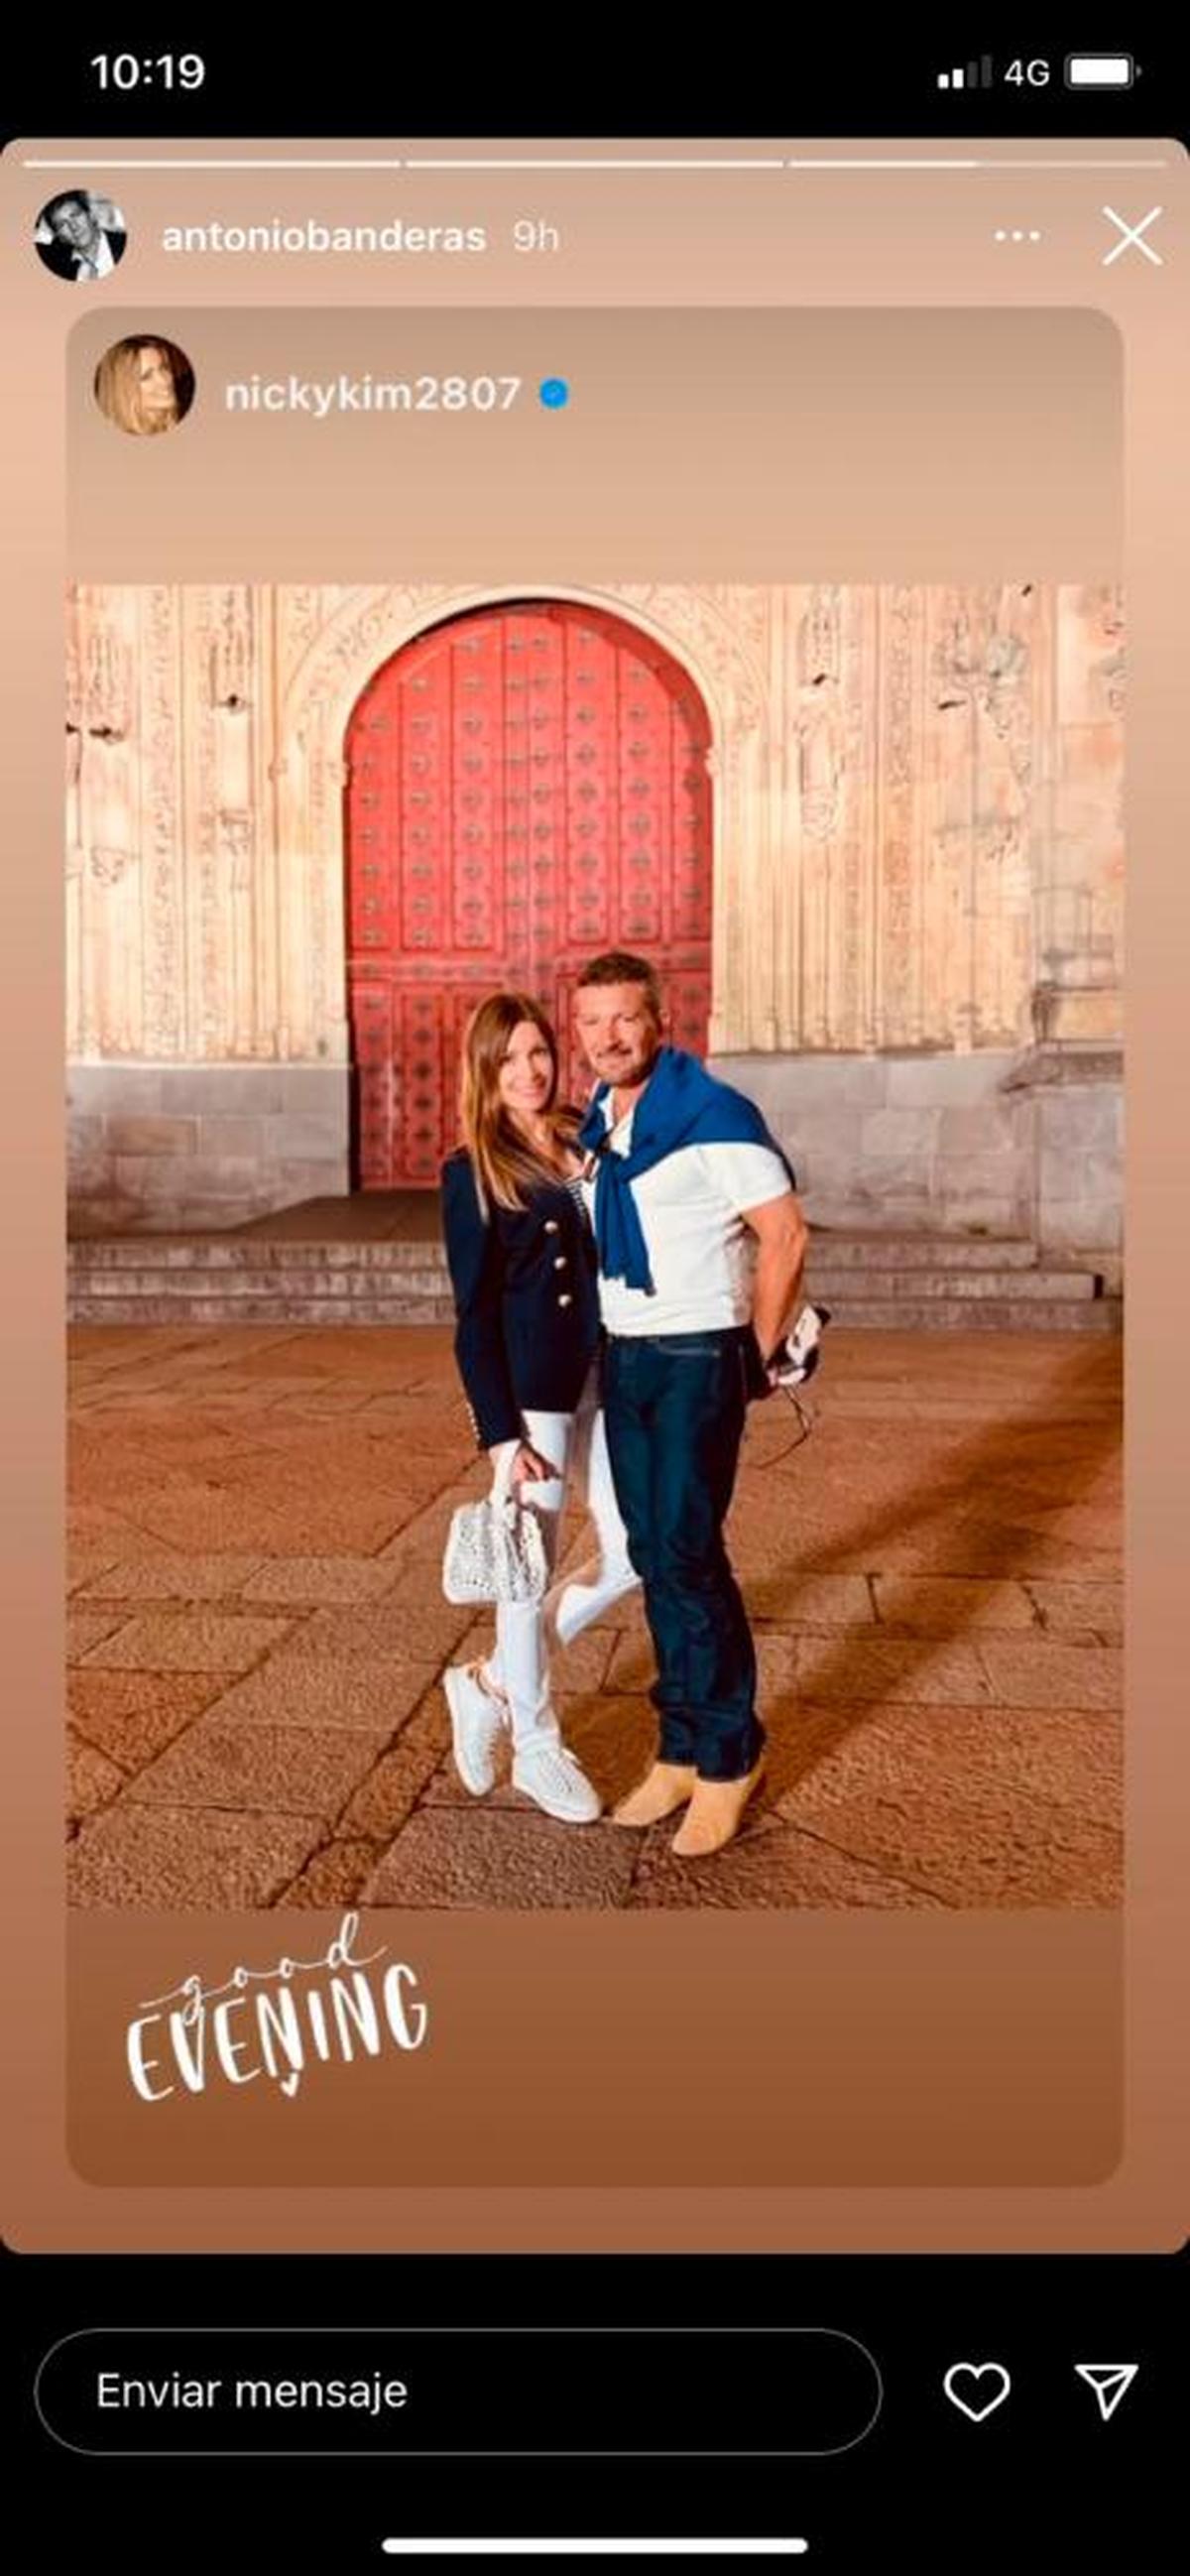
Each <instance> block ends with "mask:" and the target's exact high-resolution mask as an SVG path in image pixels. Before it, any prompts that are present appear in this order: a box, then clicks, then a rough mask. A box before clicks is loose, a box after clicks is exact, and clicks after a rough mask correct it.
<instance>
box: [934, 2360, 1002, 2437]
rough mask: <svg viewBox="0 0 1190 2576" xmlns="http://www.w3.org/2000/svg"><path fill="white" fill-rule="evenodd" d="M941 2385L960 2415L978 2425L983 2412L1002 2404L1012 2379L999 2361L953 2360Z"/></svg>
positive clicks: (991, 2413) (992, 2410)
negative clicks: (965, 2416)
mask: <svg viewBox="0 0 1190 2576" xmlns="http://www.w3.org/2000/svg"><path fill="white" fill-rule="evenodd" d="M981 2381H982V2382H983V2385H982V2387H981V2386H980V2382H981ZM942 2385H943V2387H944V2389H945V2390H946V2394H947V2396H948V2397H949V2399H950V2402H951V2405H952V2406H957V2407H958V2409H959V2413H960V2414H961V2415H967V2416H969V2417H970V2420H971V2422H972V2423H973V2424H982V2422H983V2420H984V2417H985V2416H986V2415H994V2414H995V2412H996V2408H997V2406H1002V2405H1003V2403H1004V2400H1005V2398H1006V2397H1007V2395H1008V2392H1009V2389H1010V2388H1011V2386H1012V2381H1011V2379H1010V2378H1009V2376H1008V2372H1007V2371H1006V2369H1005V2367H1004V2364H1003V2362H1002V2361H955V2362H952V2363H951V2366H950V2369H949V2370H948V2371H947V2374H946V2377H945V2379H944V2380H943V2382H942ZM964 2391H965V2392H966V2394H964V2393H963V2392H964Z"/></svg>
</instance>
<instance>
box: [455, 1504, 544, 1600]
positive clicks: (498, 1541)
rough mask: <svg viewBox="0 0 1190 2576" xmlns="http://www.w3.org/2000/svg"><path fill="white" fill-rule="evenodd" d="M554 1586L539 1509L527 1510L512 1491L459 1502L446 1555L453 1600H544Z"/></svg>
mask: <svg viewBox="0 0 1190 2576" xmlns="http://www.w3.org/2000/svg"><path fill="white" fill-rule="evenodd" d="M548 1586H549V1566H548V1564H547V1562H546V1553H545V1540H544V1539H543V1537H542V1535H541V1523H540V1521H539V1520H538V1517H537V1514H536V1512H531V1511H525V1510H524V1509H523V1508H522V1506H521V1504H520V1503H518V1502H517V1500H516V1498H515V1496H514V1495H512V1494H506V1495H504V1496H496V1495H491V1494H489V1495H488V1496H487V1497H486V1499H485V1500H484V1501H483V1502H482V1503H460V1504H459V1507H458V1510H457V1511H456V1512H455V1513H454V1514H453V1516H452V1519H451V1524H450V1529H449V1532H448V1534H447V1540H446V1554H445V1556H444V1557H443V1560H442V1589H443V1591H444V1593H445V1594H446V1598H447V1600H448V1601H455V1602H467V1601H489V1602H490V1601H496V1602H500V1601H540V1600H541V1599H542V1598H543V1596H544V1594H545V1592H546V1591H547V1589H548Z"/></svg>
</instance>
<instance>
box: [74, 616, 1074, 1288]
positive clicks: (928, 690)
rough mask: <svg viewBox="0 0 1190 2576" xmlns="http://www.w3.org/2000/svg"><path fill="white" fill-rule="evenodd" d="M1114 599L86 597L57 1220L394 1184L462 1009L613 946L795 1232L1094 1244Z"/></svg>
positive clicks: (219, 1221) (450, 1105) (194, 1220)
mask: <svg viewBox="0 0 1190 2576" xmlns="http://www.w3.org/2000/svg"><path fill="white" fill-rule="evenodd" d="M1123 649H1124V635H1123V611H1122V603H1121V599H1120V596H1119V594H1118V592H1116V591H1115V590H1113V589H1108V588H1104V587H1102V586H1094V587H1080V586H1079V585H1077V584H1070V585H1067V584H1044V583H1042V584H1036V583H1031V582H1029V581H1028V580H1027V579H1022V580H1021V581H1019V582H1016V583H1013V584H1005V585H1003V586H1000V587H987V586H981V587H978V588H976V587H971V588H962V587H954V586H943V585H938V586H930V585H912V586H904V587H898V586H895V585H889V586H878V585H872V586H867V585H849V586H832V585H814V586H805V587H799V586H796V585H786V584H781V585H773V586H764V585H757V584H740V585H724V584H708V585H679V584H673V585H670V584H641V585H634V584H631V583H627V584H620V585H611V586H601V587H599V588H598V589H593V588H590V587H585V586H583V585H575V586H574V587H573V588H571V589H564V588H561V587H546V588H544V589H543V588H540V587H537V586H534V587H533V589H532V590H531V591H530V590H525V591H519V590H516V589H514V588H512V587H511V586H506V587H504V588H502V589H496V590H492V589H488V588H484V589H476V590H474V591H471V590H468V589H466V588H464V587H460V586H459V585H457V584H455V585H449V586H446V585H441V586H435V585H432V584H425V583H419V584H411V585H405V586H402V585H399V584H398V585H390V586H377V587H376V588H369V589H363V588H359V587H355V588H344V589H336V588H334V587H327V586H322V587H306V588H303V587H300V586H297V585H292V584H263V585H251V586H248V585H244V586H238V587H237V586H229V585H211V586H209V587H207V586H185V587H178V586H166V585H163V586H161V587H155V586H148V585H146V586H135V587H133V586H118V585H111V586H98V587H79V588H77V589H76V590H74V591H73V592H72V593H71V595H70V599H69V606H68V652H67V673H68V688H67V877H68V886H67V940H68V955H67V969H68V995H69V1035H68V1059H69V1066H68V1070H69V1103H70V1197H71V1214H72V1221H73V1223H74V1225H75V1227H76V1229H77V1230H78V1231H80V1232H86V1233H121V1232H127V1233H138V1232H142V1231H146V1230H148V1231H163V1230H165V1231H168V1230H175V1229H179V1230H180V1229H186V1230H191V1229H208V1228H219V1227H224V1226H229V1225H235V1224H237V1223H239V1222H241V1221H242V1220H243V1219H245V1218H248V1217H254V1216H260V1215H264V1214H266V1213H268V1212H270V1211H272V1210H274V1209H277V1208H281V1207H284V1206H287V1205H292V1204H294V1203H297V1202H299V1201H302V1200H306V1199H309V1198H313V1197H332V1198H333V1197H343V1198H347V1197H349V1196H350V1195H351V1193H352V1192H353V1191H356V1190H359V1189H378V1188H388V1189H407V1188H413V1189H420V1188H428V1187H432V1186H433V1185H434V1183H435V1181H436V1177H437V1170H438V1164H439V1161H440V1159H441V1156H442V1154H443V1153H444V1152H445V1151H447V1150H448V1149H449V1146H450V1144H451V1143H452V1142H453V1140H454V1135H455V1124H454V1118H455V1111H454V1085H455V1069H456V1064H457V1056H458V1047H459V1040H460V1035H461V1030H462V1026H463V1024H464V1022H465V1019H466V1016H467V1012H468V1011H469V1010H470V1008H471V1007H472V1005H473V1003H474V1002H475V1001H476V1000H478V999H479V998H480V997H481V995H482V994H483V993H484V992H487V991H490V990H491V989H493V988H494V987H495V986H496V985H501V984H511V985H514V986H516V987H518V988H521V989H525V990H529V991H532V992H534V993H536V994H538V995H539V996H540V997H541V998H542V999H543V1000H544V1001H545V1002H546V1004H547V1006H548V1007H549V1008H550V1009H551V1011H552V1013H553V1014H554V1016H555V1019H556V1023H557V1025H558V1027H559V1031H560V1035H561V1040H562V1046H563V1053H564V1057H565V1059H566V1062H567V1068H568V1076H569V1077H570V1080H571V1085H572V1087H573V1086H574V1085H575V1084H577V1082H578V1080H579V1079H580V1069H579V1065H578V1061H577V1058H575V1056H574V1054H573V1050H572V1047H571V1039H570V997H571V993H572V991H573V986H574V981H575V978H576V975H577V973H578V971H579V970H580V968H581V965H582V962H583V960H584V958H586V957H589V956H590V955H592V954H593V953H595V951H596V950H598V949H600V948H606V947H610V946H620V947H628V948H633V949H638V950H641V951H642V952H643V953H645V954H646V955H648V956H650V957H651V958H653V959H654V961H655V962H656V963H657V964H658V965H659V967H660V970H661V972H662V975H663V978H664V981H665V983H666V987H667V992H668V994H669V999H670V1013H671V1026H672V1031H673V1034H674V1036H675V1038H676V1039H677V1040H678V1042H680V1043H682V1044H686V1045H690V1046H693V1047H695V1048H696V1049H697V1050H698V1051H699V1052H700V1053H705V1054H707V1055H708V1056H709V1059H710V1061H711V1063H712V1064H713V1065H714V1066H715V1067H716V1068H717V1069H719V1070H721V1071H722V1072H723V1073H724V1074H725V1075H726V1076H727V1078H728V1079H730V1080H733V1081H735V1082H737V1083H739V1084H740V1086H741V1087H742V1088H744V1089H745V1090H747V1091H749V1092H751V1093H752V1094H753V1096H754V1097H756V1098H757V1099H758V1100H760V1101H761V1103H762V1104H763V1106H764V1108H765V1111H766V1113H767V1115H768V1116H769V1119H770V1122H771V1124H772V1125H773V1126H774V1128H775V1129H776V1130H777V1132H778V1133H779V1134H780V1135H781V1137H782V1140H783V1141H784V1142H785V1144H786V1145H787V1147H788V1149H789V1151H790V1154H791V1157H792V1159H793V1162H794V1164H795V1166H796V1169H797V1172H798V1177H799V1183H800V1186H801V1188H802V1191H803V1194H804V1197H805V1200H806V1204H807V1209H808V1212H809V1214H810V1216H811V1219H812V1220H814V1221H816V1222H817V1223H818V1224H820V1225H826V1226H830V1225H837V1226H871V1227H885V1228H888V1229H890V1230H899V1231H900V1230H905V1229H910V1228H913V1229H916V1228H922V1229H929V1230H934V1231H941V1232H968V1233H970V1232H976V1233H988V1234H1015V1235H1022V1234H1023V1235H1027V1236H1029V1237H1030V1238H1031V1239H1032V1240H1033V1241H1035V1242H1036V1243H1037V1244H1038V1245H1039V1246H1041V1247H1043V1248H1044V1249H1045V1250H1047V1251H1050V1252H1054V1253H1057V1254H1059V1255H1061V1254H1066V1253H1076V1252H1078V1253H1085V1252H1096V1253H1099V1254H1104V1255H1107V1254H1116V1253H1118V1247H1119V1242H1120V1216H1121V1171H1120V1153H1121V1053H1120V1049H1121V1027H1122V1023H1121V1007H1122V996H1121V980H1122V944H1121V943H1122V907H1123V846H1124V838H1123V704H1122V701H1123Z"/></svg>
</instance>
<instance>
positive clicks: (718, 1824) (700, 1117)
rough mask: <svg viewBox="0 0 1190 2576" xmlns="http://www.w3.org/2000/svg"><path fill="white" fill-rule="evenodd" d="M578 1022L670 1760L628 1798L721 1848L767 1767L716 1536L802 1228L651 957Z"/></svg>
mask: <svg viewBox="0 0 1190 2576" xmlns="http://www.w3.org/2000/svg"><path fill="white" fill-rule="evenodd" d="M575 1024H576V1027H577V1030H578V1035H579V1039H580V1042H581V1044H582V1046H583V1049H584V1051H585V1053H586V1055H587V1058H588V1060H589V1062H590V1064H591V1065H592V1067H593V1069H594V1071H595V1072H596V1073H597V1074H598V1075H599V1076H600V1082H599V1086H598V1088H597V1090H596V1092H595V1095H594V1098H593V1100H592V1103H591V1106H590V1109H589V1110H588V1113H587V1117H586V1119H585V1121H584V1124H583V1127H582V1129H581V1131H580V1141H581V1142H582V1143H583V1144H584V1145H585V1146H586V1147H587V1149H588V1155H589V1161H588V1167H587V1175H586V1177H585V1187H586V1191H587V1198H588V1206H589V1207H590V1208H591V1211H592V1217H593V1223H594V1227H595V1237H596V1242H597V1245H598V1248H599V1271H600V1283H599V1295H600V1308H601V1313H602V1317H603V1323H604V1326H605V1329H606V1333H607V1349H606V1359H605V1373H604V1406H605V1418H606V1426H607V1441H608V1453H609V1457H610V1461H611V1469H612V1476H613V1479H614V1482H615V1487H616V1496H617V1500H618V1502H619V1506H620V1510H621V1512H622V1514H623V1518H624V1524H625V1527H626V1530H627V1533H628V1552H629V1555H630V1557H631V1560H632V1563H633V1565H634V1567H635V1569H636V1571H637V1573H638V1574H639V1575H640V1577H641V1581H642V1583H643V1586H644V1595H645V1611H646V1615H647V1618H648V1622H649V1629H650V1633H651V1635H652V1639H653V1646H654V1651H655V1653H656V1657H657V1680H656V1683H655V1685H654V1689H653V1700H654V1703H655V1705H656V1707H657V1709H658V1712H659V1715H660V1720H661V1734H660V1744H659V1748H658V1758H657V1760H656V1762H655V1763H654V1765H653V1768H652V1770H651V1771H650V1772H649V1774H648V1777H647V1779H645V1780H643V1781H642V1782H641V1784H640V1786H639V1788H637V1789H635V1790H634V1791H633V1792H632V1795H631V1796H630V1797H628V1798H626V1799H624V1801H623V1803H622V1804H621V1805H620V1806H619V1807H618V1808H617V1809H616V1811H615V1821H616V1822H617V1823H618V1824H622V1825H634V1826H638V1827H643V1826H646V1825H651V1824H654V1823H656V1821H657V1820H658V1818H660V1817H662V1816H668V1815H672V1814H674V1813H676V1811H677V1810H678V1808H679V1807H683V1806H685V1807H687V1808H688V1813H687V1815H686V1817H685V1819H684V1822H683V1824H682V1826H681V1828H680V1830H679V1832H678V1834H677V1837H676V1839H675V1842H674V1846H673V1848H674V1850H675V1851H676V1852H678V1853H679V1854H680V1855H682V1856H683V1857H684V1858H694V1857H698V1856H701V1855H703V1854H705V1853H707V1852H713V1851H718V1850H719V1849H720V1848H721V1847H722V1845H723V1844H725V1843H727V1842H729V1841H730V1840H731V1838H732V1836H733V1834H734V1833H735V1832H736V1831H737V1829H738V1826H739V1823H740V1819H741V1817H742V1815H743V1812H744V1808H745V1806H746V1804H747V1801H748V1799H749V1797H750V1795H751V1793H752V1790H753V1789H754V1788H755V1786H756V1783H757V1781H758V1779H759V1777H760V1767H761V1766H760V1755H761V1747H762V1745H763V1742H764V1732H763V1729H762V1727H761V1725H760V1721H759V1719H758V1717H757V1714H756V1656H755V1650H754V1648H753V1644H752V1637H751V1632H750V1630H749V1627H748V1621H747V1617H746V1614H745V1611H744V1605H743V1602H742V1600H741V1598H740V1591H739V1586H738V1584H737V1583H736V1580H735V1577H734V1575H733V1573H732V1570H731V1567H730V1564H729V1563H728V1559H727V1552H726V1549H725V1547H724V1543H723V1523H724V1520H725V1518H726V1515H727V1509H728V1505H729V1503H730V1501H731V1495H732V1488H733V1486H734V1483H735V1474H736V1465H737V1461H738V1458H739V1449H740V1440H741V1436H742V1433H743V1428H744V1419H745V1414H746V1411H747V1405H748V1399H749V1396H750V1395H753V1394H764V1393H767V1392H768V1390H769V1387H770V1385H771V1384H772V1379H771V1377H770V1374H769V1360H770V1355H771V1354H772V1353H773V1352H774V1351H775V1349H776V1347H777V1345H778V1342H779V1340H780V1338H781V1334H782V1332H783V1329H784V1327H785V1324H786V1322H787V1319H788V1316H789V1312H790V1308H791V1306H792V1305H793V1303H794V1300H795V1299H796V1297H797V1292H798V1288H799V1285H800V1282H801V1276H802V1268H803V1264H804V1260H805V1248H806V1240H807V1236H806V1226H805V1221H804V1218H803V1216H802V1213H801V1210H800V1208H799V1206H798V1201H797V1197H796V1194H795V1185H794V1176H793V1173H792V1171H791V1169H790V1167H789V1164H788V1163H787V1162H786V1160H785V1157H784V1155H783V1153H782V1151H781V1149H780V1147H779V1146H778V1145H777V1144H775V1143H774V1141H773V1138H772V1137H771V1136H770V1135H769V1133H768V1130H767V1128H766V1126H765V1124H764V1120H763V1119H762V1117H761V1114H760V1111H759V1110H758V1109H757V1108H756V1107H755V1105H754V1103H753V1102H752V1101H750V1100H746V1099H745V1098H744V1096H743V1094H742V1093H741V1092H738V1091H733V1090H731V1089H730V1088H729V1086H728V1085H727V1084H726V1083H722V1082H718V1081H716V1080H715V1078H714V1077H713V1076H712V1075H711V1074H709V1073H708V1072H707V1071H706V1069H705V1067H704V1066H703V1065H702V1064H700V1063H699V1061H698V1059H697V1057H695V1056H692V1055H688V1054H686V1053H684V1052H683V1051H682V1050H681V1049H679V1048H676V1047H671V1046H667V1045H666V1044H665V1043H664V1041H663V1036H662V1016H661V993H660V987H659V985H658V981H657V977H656V975H655V973H654V971H653V969H652V967H651V966H649V965H648V964H647V963H646V962H645V960H644V959H643V958H639V957H633V956H630V955H628V954H627V953H625V952H624V951H622V950H611V951H609V952H608V953H607V954H606V955H605V956H602V957H596V958H595V959H593V961H592V963H591V964H590V965H589V966H587V967H586V968H585V969H584V971H583V973H582V975H581V976H580V977H579V981H578V987H577V990H576V993H575Z"/></svg>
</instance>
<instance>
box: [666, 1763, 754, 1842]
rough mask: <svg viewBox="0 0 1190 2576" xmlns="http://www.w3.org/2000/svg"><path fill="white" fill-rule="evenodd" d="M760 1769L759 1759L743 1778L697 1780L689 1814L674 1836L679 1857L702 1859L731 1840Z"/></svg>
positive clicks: (736, 1832)
mask: <svg viewBox="0 0 1190 2576" xmlns="http://www.w3.org/2000/svg"><path fill="white" fill-rule="evenodd" d="M763 1769H764V1765H763V1763H762V1762H758V1763H757V1764H756V1767H755V1769H754V1770H752V1771H749V1772H747V1773H746V1774H745V1776H744V1778H743V1779H742V1780H696V1782H695V1784H694V1795H693V1797H692V1799H691V1801H690V1813H689V1815H688V1816H687V1817H686V1819H685V1822H684V1823H683V1824H682V1825H680V1826H679V1828H678V1831H677V1833H676V1834H675V1835H674V1839H673V1849H674V1850H675V1851H676V1853H677V1855H678V1858H679V1860H705V1859H706V1857H707V1854H708V1853H709V1852H717V1851H722V1849H723V1846H724V1844H725V1843H729V1842H731V1840H732V1839H733V1836H734V1835H736V1834H738V1832H739V1829H740V1822H741V1819H742V1817H743V1813H744V1809H745V1807H746V1806H747V1804H748V1800H749V1798H750V1797H751V1795H752V1792H753V1790H754V1789H755V1788H756V1787H757V1785H758V1783H759V1780H760V1775H761V1772H762V1771H763Z"/></svg>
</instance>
